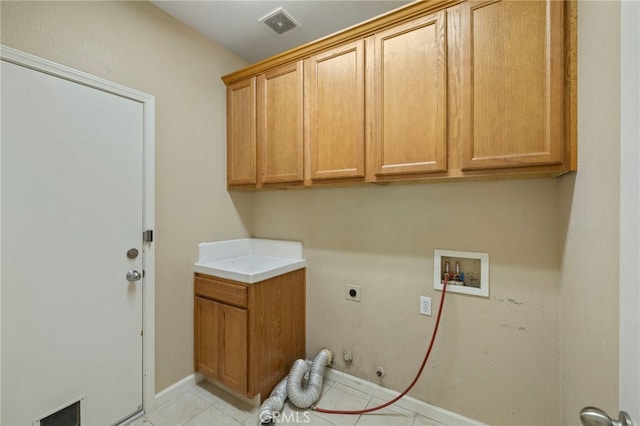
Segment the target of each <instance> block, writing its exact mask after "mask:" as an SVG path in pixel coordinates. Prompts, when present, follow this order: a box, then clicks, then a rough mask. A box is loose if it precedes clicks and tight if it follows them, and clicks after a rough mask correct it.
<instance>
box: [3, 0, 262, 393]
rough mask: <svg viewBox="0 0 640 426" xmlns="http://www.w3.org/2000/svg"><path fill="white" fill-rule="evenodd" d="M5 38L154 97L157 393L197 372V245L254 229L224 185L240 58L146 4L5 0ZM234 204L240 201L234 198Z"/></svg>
mask: <svg viewBox="0 0 640 426" xmlns="http://www.w3.org/2000/svg"><path fill="white" fill-rule="evenodd" d="M1 7H2V9H1V12H2V22H1V23H2V32H1V34H0V35H1V41H2V43H3V44H5V45H7V46H10V47H14V48H17V49H20V50H23V51H25V52H28V53H32V54H35V55H38V56H41V57H43V58H46V59H50V60H52V61H55V62H58V63H61V64H64V65H67V66H70V67H73V68H76V69H79V70H82V71H85V72H88V73H91V74H94V75H97V76H99V77H103V78H106V79H108V80H111V81H114V82H116V83H120V84H123V85H125V86H129V87H132V88H134V89H137V90H140V91H143V92H146V93H149V94H151V95H154V96H155V98H156V238H157V240H156V241H157V242H156V389H157V390H158V391H159V390H162V389H164V388H165V387H167V386H169V385H171V384H173V383H175V382H177V381H178V380H181V379H183V378H184V377H186V376H187V375H189V374H191V373H193V355H192V354H193V351H192V347H193V337H192V336H193V331H192V330H193V293H192V291H193V284H192V282H193V280H192V275H191V274H192V265H193V262H194V261H195V259H196V255H197V243H199V242H202V241H211V240H219V239H227V238H236V237H242V236H246V235H249V234H250V228H249V225H250V224H249V223H248V222H247V221H243V216H244V217H246V216H247V215H248V207H249V203H250V198H249V195H248V194H238V195H229V194H228V193H227V191H226V189H225V183H224V182H225V148H224V146H225V137H226V136H225V88H224V84H223V83H222V81H221V80H220V76H221V75H223V74H225V73H228V72H230V71H233V70H235V69H238V68H240V67H242V66H244V65H245V62H243V61H242V60H241V59H239V58H238V57H236V56H235V55H232V54H231V53H229V52H228V51H226V50H224V49H222V48H221V47H219V46H218V45H217V44H215V43H213V42H211V41H209V40H207V39H205V38H204V37H202V36H200V35H199V34H198V33H196V32H195V31H194V30H192V29H190V28H188V27H187V26H185V25H183V24H181V23H180V22H178V21H177V20H175V19H174V18H172V17H171V16H169V15H168V14H166V13H164V12H163V11H161V10H160V9H158V8H157V7H155V6H153V5H151V4H150V3H146V2H7V1H2V2H1ZM234 201H235V203H234Z"/></svg>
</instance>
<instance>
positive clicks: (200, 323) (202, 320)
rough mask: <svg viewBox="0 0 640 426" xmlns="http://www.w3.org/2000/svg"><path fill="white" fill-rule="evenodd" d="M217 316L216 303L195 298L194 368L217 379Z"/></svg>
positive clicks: (218, 338)
mask: <svg viewBox="0 0 640 426" xmlns="http://www.w3.org/2000/svg"><path fill="white" fill-rule="evenodd" d="M219 315H220V313H219V311H218V303H216V302H214V301H212V300H208V299H203V298H202V297H196V298H195V338H194V346H195V348H194V351H195V353H194V356H195V364H196V365H195V368H196V370H197V371H200V372H202V373H203V374H205V375H207V376H209V377H214V378H215V377H218V354H219V351H220V348H219V340H220V334H219V320H218V317H219Z"/></svg>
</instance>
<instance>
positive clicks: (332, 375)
mask: <svg viewBox="0 0 640 426" xmlns="http://www.w3.org/2000/svg"><path fill="white" fill-rule="evenodd" d="M324 377H325V379H328V380H333V381H334V382H336V383H340V384H342V385H345V386H349V387H350V388H354V389H357V390H359V391H361V392H364V393H367V394H369V395H371V396H373V397H375V398H377V399H380V400H382V401H389V400H391V399H393V398H395V397H396V396H397V395H398V394H399V392H396V391H394V390H391V389H387V388H385V387H382V386H380V385H378V384H376V383H372V382H368V381H366V380H364V379H360V378H358V377H355V376H352V375H350V374H347V373H343V372H342V371H338V370H334V369H333V368H327V369H325V370H324ZM202 380H204V376H203V375H202V374H201V373H194V374H191V375H189V376H187V377H185V378H184V379H182V380H180V381H178V382H176V383H174V384H172V385H171V386H169V387H168V388H166V389H164V390H162V391H160V392H158V393H157V394H156V408H157V407H159V406H161V405H162V404H164V403H165V402H167V401H169V400H170V399H172V398H173V397H175V396H177V395H179V394H180V393H182V392H185V391H187V390H189V389H191V388H192V387H193V386H195V385H197V384H198V383H200V382H201V381H202ZM216 385H217V384H216ZM219 387H220V386H219ZM221 388H222V387H221ZM224 390H226V391H228V389H224ZM236 396H237V395H236ZM243 400H246V398H243ZM258 401H259V399H258ZM252 402H253V404H255V403H256V401H255V398H254V400H253V401H252ZM253 404H252V405H253ZM258 405H259V403H258ZM394 405H397V406H398V407H401V408H405V409H407V410H411V411H413V412H416V413H418V414H421V415H423V416H426V417H429V418H431V419H433V420H436V421H438V422H440V423H444V424H446V425H459V426H467V425H468V426H481V425H484V423H481V422H479V421H476V420H473V419H470V418H468V417H464V416H461V415H460V414H456V413H454V412H451V411H448V410H445V409H444V408H440V407H436V406H435V405H431V404H428V403H426V402H424V401H420V400H419V399H416V398H413V397H410V396H405V397H403V398H402V399H401V400H399V401H398V402H396V403H395V404H394Z"/></svg>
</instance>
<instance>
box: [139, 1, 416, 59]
mask: <svg viewBox="0 0 640 426" xmlns="http://www.w3.org/2000/svg"><path fill="white" fill-rule="evenodd" d="M151 2H152V3H153V4H155V5H156V6H158V7H160V8H161V9H163V10H165V11H166V12H168V13H169V14H171V15H173V16H175V17H176V18H178V19H179V20H180V21H182V22H184V23H186V24H187V25H189V26H190V27H192V28H194V29H196V30H197V31H199V32H200V33H202V34H204V35H205V36H207V37H208V38H210V39H212V40H214V41H216V42H218V43H219V44H221V45H222V46H224V47H225V48H227V49H228V50H230V51H232V52H234V53H236V54H237V55H238V56H240V57H241V58H244V59H245V60H247V61H248V62H250V63H253V62H258V61H260V60H262V59H265V58H268V57H270V56H273V55H275V54H278V53H281V52H284V51H286V50H289V49H291V48H294V47H296V46H300V45H302V44H305V43H308V42H310V41H313V40H317V39H319V38H322V37H324V36H326V35H329V34H333V33H335V32H337V31H340V30H343V29H345V28H348V27H351V26H353V25H355V24H359V23H361V22H364V21H366V20H368V19H370V18H373V17H375V16H378V15H381V14H383V13H385V12H388V11H390V10H392V9H396V8H398V7H401V6H403V5H404V4H406V3H409V1H406V0H389V1H385V0H356V1H351V0H323V1H313V0H308V1H286V0H285V1H271V0H265V1H246V0H228V1H217V0H209V1H192V0H151ZM279 7H282V8H283V9H284V10H285V11H286V12H287V14H288V15H289V16H291V17H292V18H293V19H294V20H295V21H296V22H298V23H299V24H300V28H296V29H294V30H292V31H290V32H287V33H285V34H283V35H282V36H278V35H276V34H275V33H273V32H272V31H271V30H269V29H268V28H267V27H265V26H264V24H262V23H261V22H259V19H260V18H263V17H264V16H266V15H268V14H269V13H271V12H273V11H274V10H276V9H278V8H279Z"/></svg>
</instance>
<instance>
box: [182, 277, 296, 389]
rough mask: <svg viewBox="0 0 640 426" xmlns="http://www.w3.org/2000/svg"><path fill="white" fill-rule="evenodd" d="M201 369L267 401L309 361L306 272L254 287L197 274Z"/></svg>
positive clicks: (197, 357)
mask: <svg viewBox="0 0 640 426" xmlns="http://www.w3.org/2000/svg"><path fill="white" fill-rule="evenodd" d="M194 290H195V302H194V308H195V309H194V364H195V369H196V371H199V372H201V373H203V374H204V375H205V376H207V377H209V378H210V379H212V380H214V381H217V382H219V383H221V384H222V385H225V386H227V387H228V388H229V389H231V390H233V391H235V392H238V393H240V394H242V395H244V396H246V397H248V398H253V397H254V396H255V395H257V394H260V395H261V399H262V400H264V399H266V398H267V397H268V396H269V393H270V392H271V390H272V389H273V387H275V385H276V384H277V383H278V382H279V381H280V380H281V379H282V378H283V377H284V376H286V375H287V374H288V372H289V369H290V368H291V365H292V364H293V362H294V361H295V360H296V359H299V358H304V357H305V270H304V269H300V270H297V271H293V272H290V273H287V274H284V275H280V276H277V277H274V278H271V279H268V280H264V281H261V282H259V283H255V284H244V283H239V282H236V281H230V280H225V279H221V278H217V277H212V276H209V275H203V274H199V273H196V274H195V275H194Z"/></svg>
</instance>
